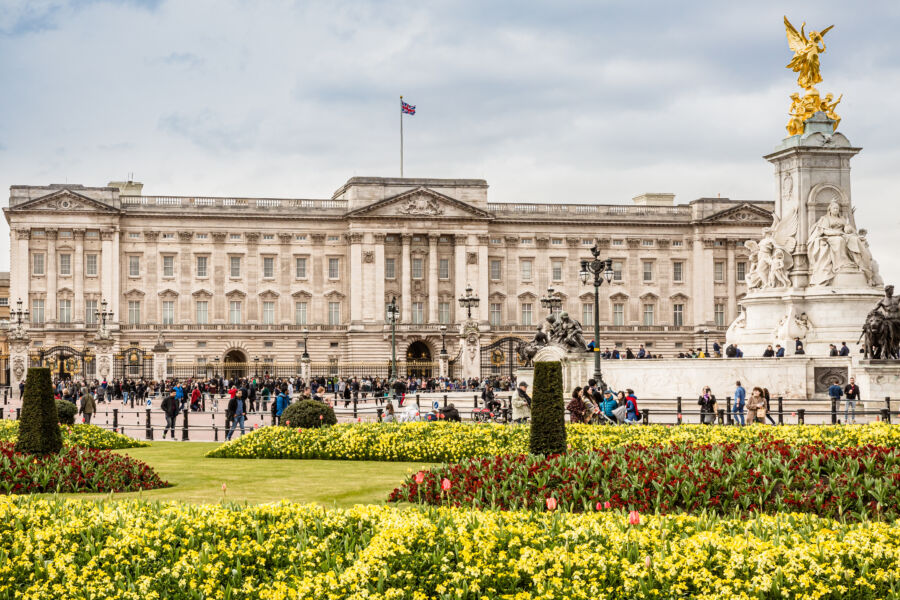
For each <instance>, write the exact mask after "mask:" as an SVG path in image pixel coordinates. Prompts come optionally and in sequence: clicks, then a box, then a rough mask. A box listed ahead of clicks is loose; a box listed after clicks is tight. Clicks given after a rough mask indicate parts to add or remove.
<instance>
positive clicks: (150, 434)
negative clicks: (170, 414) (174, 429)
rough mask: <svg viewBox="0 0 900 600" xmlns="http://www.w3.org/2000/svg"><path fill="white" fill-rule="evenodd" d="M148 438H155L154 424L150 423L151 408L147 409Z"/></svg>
mask: <svg viewBox="0 0 900 600" xmlns="http://www.w3.org/2000/svg"><path fill="white" fill-rule="evenodd" d="M147 439H148V440H151V441H152V440H153V425H152V424H151V423H150V409H149V408H148V409H147Z"/></svg>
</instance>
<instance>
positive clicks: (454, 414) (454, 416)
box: [441, 402, 462, 423]
mask: <svg viewBox="0 0 900 600" xmlns="http://www.w3.org/2000/svg"><path fill="white" fill-rule="evenodd" d="M441 414H443V415H444V420H445V421H456V422H457V423H459V422H461V421H462V418H461V417H460V416H459V411H458V410H456V405H454V404H453V403H452V402H451V403H450V405H449V406H447V408H442V409H441Z"/></svg>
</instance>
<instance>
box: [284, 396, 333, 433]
mask: <svg viewBox="0 0 900 600" xmlns="http://www.w3.org/2000/svg"><path fill="white" fill-rule="evenodd" d="M289 423H290V425H288V424H289ZM281 424H282V425H284V426H287V427H303V428H304V429H313V428H315V427H322V426H323V425H337V417H336V416H335V415H334V409H333V408H331V407H330V406H328V405H327V404H325V403H324V402H319V401H318V400H309V399H307V400H300V401H298V402H294V403H293V404H291V405H290V406H288V407H287V408H286V409H284V412H283V413H281Z"/></svg>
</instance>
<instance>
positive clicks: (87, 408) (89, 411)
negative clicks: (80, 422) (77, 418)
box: [79, 386, 97, 425]
mask: <svg viewBox="0 0 900 600" xmlns="http://www.w3.org/2000/svg"><path fill="white" fill-rule="evenodd" d="M96 411H97V403H96V401H95V400H94V395H93V394H92V393H91V390H89V389H88V388H87V386H85V387H83V388H81V409H80V411H79V412H80V413H81V414H82V415H83V416H84V422H85V423H87V424H88V425H90V424H91V417H93V416H94V413H95V412H96Z"/></svg>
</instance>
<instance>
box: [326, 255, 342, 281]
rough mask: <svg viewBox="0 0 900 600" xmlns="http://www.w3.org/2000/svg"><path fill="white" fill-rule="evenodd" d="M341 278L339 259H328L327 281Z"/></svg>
mask: <svg viewBox="0 0 900 600" xmlns="http://www.w3.org/2000/svg"><path fill="white" fill-rule="evenodd" d="M340 276H341V259H339V258H329V259H328V279H339V278H340Z"/></svg>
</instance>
